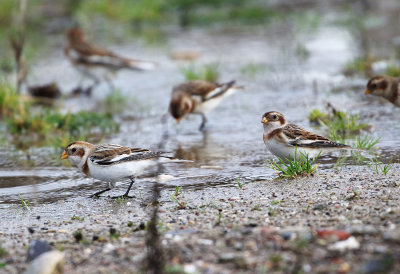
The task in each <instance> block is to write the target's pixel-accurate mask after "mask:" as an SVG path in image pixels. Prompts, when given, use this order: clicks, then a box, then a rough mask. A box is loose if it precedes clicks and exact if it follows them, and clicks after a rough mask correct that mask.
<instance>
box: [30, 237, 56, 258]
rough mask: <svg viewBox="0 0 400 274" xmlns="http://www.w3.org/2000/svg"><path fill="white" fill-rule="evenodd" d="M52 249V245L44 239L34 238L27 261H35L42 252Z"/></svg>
mask: <svg viewBox="0 0 400 274" xmlns="http://www.w3.org/2000/svg"><path fill="white" fill-rule="evenodd" d="M50 250H51V246H50V245H49V244H48V243H47V242H46V241H43V240H34V241H32V242H31V243H30V244H29V250H28V256H27V261H28V262H30V261H33V260H34V259H35V258H37V257H39V256H40V255H41V254H43V253H45V252H48V251H50Z"/></svg>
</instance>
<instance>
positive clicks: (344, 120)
mask: <svg viewBox="0 0 400 274" xmlns="http://www.w3.org/2000/svg"><path fill="white" fill-rule="evenodd" d="M308 118H309V120H310V122H314V123H317V124H320V125H322V126H325V127H326V128H327V129H328V130H329V138H331V139H332V140H333V141H336V142H344V140H345V139H346V138H348V137H353V136H354V135H358V134H360V132H361V130H364V129H367V128H368V127H369V125H368V124H365V123H360V122H359V120H360V117H359V116H358V115H357V114H349V113H346V112H344V111H337V110H335V109H333V110H332V113H324V112H321V111H320V110H318V109H314V110H312V111H311V112H310V115H309V116H308ZM366 142H367V140H364V142H360V145H362V144H363V143H364V144H365V143H366ZM367 143H368V142H367Z"/></svg>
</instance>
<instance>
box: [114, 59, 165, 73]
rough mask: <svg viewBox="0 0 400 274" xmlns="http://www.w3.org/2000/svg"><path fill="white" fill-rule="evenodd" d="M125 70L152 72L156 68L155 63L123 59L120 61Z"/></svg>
mask: <svg viewBox="0 0 400 274" xmlns="http://www.w3.org/2000/svg"><path fill="white" fill-rule="evenodd" d="M121 61H122V62H123V63H124V65H125V66H126V68H128V69H132V70H143V71H144V70H153V69H155V68H156V67H157V63H155V62H151V61H144V60H134V59H127V58H123V59H122V60H121Z"/></svg>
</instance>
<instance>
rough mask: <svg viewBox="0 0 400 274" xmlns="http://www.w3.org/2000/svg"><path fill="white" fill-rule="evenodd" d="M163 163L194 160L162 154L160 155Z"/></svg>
mask: <svg viewBox="0 0 400 274" xmlns="http://www.w3.org/2000/svg"><path fill="white" fill-rule="evenodd" d="M160 162H161V163H193V161H192V160H183V159H178V158H175V157H169V156H162V157H160Z"/></svg>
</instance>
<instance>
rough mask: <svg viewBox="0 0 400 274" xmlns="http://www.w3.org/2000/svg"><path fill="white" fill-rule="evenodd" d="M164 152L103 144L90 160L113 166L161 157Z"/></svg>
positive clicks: (97, 148) (96, 149)
mask: <svg viewBox="0 0 400 274" xmlns="http://www.w3.org/2000/svg"><path fill="white" fill-rule="evenodd" d="M161 154H162V152H152V151H150V150H148V149H142V148H131V147H125V146H120V145H114V144H103V145H99V146H97V147H96V148H95V150H94V151H93V153H92V155H90V157H89V159H90V161H92V163H94V164H98V165H112V164H117V163H122V162H127V161H140V160H146V159H151V158H157V157H160V156H161Z"/></svg>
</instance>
